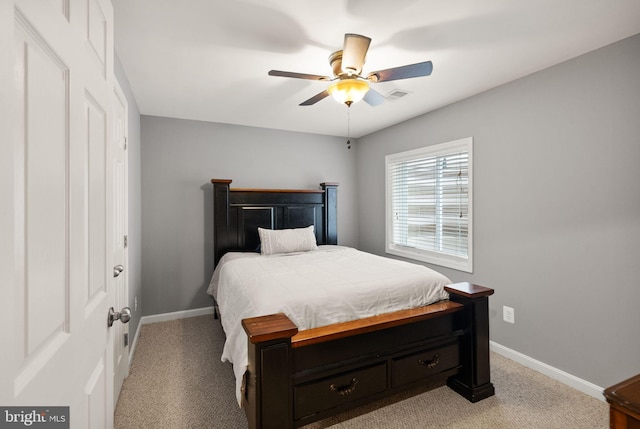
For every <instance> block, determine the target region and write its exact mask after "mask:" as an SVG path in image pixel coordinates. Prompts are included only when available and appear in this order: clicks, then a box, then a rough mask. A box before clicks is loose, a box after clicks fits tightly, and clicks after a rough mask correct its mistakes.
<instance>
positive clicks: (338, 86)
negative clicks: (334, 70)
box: [327, 78, 369, 106]
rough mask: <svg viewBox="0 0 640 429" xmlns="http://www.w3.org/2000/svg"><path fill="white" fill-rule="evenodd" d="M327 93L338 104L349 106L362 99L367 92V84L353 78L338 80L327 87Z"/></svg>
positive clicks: (364, 81)
mask: <svg viewBox="0 0 640 429" xmlns="http://www.w3.org/2000/svg"><path fill="white" fill-rule="evenodd" d="M327 91H329V94H331V96H332V97H333V99H334V100H336V101H337V102H338V103H341V104H342V103H344V104H346V105H347V106H351V105H352V104H353V103H357V102H358V101H360V100H362V98H364V95H365V94H366V93H367V91H369V82H367V81H366V80H363V79H355V78H347V79H340V80H337V81H335V82H334V83H332V84H331V85H329V88H327Z"/></svg>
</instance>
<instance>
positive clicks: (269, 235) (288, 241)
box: [258, 225, 318, 255]
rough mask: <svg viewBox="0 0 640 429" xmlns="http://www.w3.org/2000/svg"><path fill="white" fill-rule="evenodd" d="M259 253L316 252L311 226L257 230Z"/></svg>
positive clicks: (316, 246)
mask: <svg viewBox="0 0 640 429" xmlns="http://www.w3.org/2000/svg"><path fill="white" fill-rule="evenodd" d="M258 235H259V236H260V253H262V254H263V255H276V254H278V253H293V252H307V251H309V250H317V249H318V245H317V244H316V235H315V234H314V232H313V225H310V226H308V227H306V228H295V229H264V228H258Z"/></svg>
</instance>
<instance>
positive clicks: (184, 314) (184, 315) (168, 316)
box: [140, 306, 213, 325]
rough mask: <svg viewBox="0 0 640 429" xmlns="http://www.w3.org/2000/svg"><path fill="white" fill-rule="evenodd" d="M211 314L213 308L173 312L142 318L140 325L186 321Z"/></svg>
mask: <svg viewBox="0 0 640 429" xmlns="http://www.w3.org/2000/svg"><path fill="white" fill-rule="evenodd" d="M207 314H213V306H211V307H203V308H196V309H194V310H184V311H174V312H173V313H162V314H153V315H151V316H142V317H141V318H140V325H146V324H149V323H158V322H167V321H169V320H178V319H188V318H189V317H196V316H206V315H207Z"/></svg>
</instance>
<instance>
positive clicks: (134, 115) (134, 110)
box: [115, 55, 142, 341]
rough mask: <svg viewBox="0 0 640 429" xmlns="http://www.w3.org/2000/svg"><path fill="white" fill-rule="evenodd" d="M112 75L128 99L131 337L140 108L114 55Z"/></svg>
mask: <svg viewBox="0 0 640 429" xmlns="http://www.w3.org/2000/svg"><path fill="white" fill-rule="evenodd" d="M115 75H116V79H117V80H118V83H119V84H120V88H121V89H122V92H123V93H124V95H125V97H126V98H127V102H128V110H129V113H128V118H127V120H128V126H129V129H128V130H129V137H128V145H127V152H128V155H127V156H128V158H129V169H128V179H129V189H128V190H129V216H128V220H129V239H128V249H129V261H128V264H127V267H126V269H127V271H128V274H129V277H128V278H129V307H130V308H131V320H130V321H129V335H130V337H131V340H132V341H133V338H134V337H135V335H136V332H137V330H138V325H139V323H140V317H142V226H141V224H140V223H141V221H142V204H141V199H142V198H141V196H142V187H141V182H140V165H141V161H140V111H139V110H138V105H137V103H136V99H135V98H134V96H133V93H132V92H131V87H130V86H129V81H128V80H127V75H126V74H125V72H124V69H123V68H122V64H121V63H120V60H119V59H118V57H117V55H116V61H115ZM136 297H138V308H137V309H135V307H134V302H135V298H136Z"/></svg>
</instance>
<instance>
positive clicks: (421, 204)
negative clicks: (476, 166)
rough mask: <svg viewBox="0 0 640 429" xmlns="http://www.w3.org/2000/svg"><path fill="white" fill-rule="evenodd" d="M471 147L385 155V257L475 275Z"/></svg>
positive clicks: (468, 142)
mask: <svg viewBox="0 0 640 429" xmlns="http://www.w3.org/2000/svg"><path fill="white" fill-rule="evenodd" d="M472 145H473V139H472V138H471V137H468V138H465V139H461V140H456V141H453V142H449V143H443V144H439V145H435V146H428V147H425V148H421V149H416V150H412V151H408V152H402V153H396V154H392V155H387V157H386V159H385V161H386V193H387V195H386V211H387V214H386V235H387V237H386V252H387V253H390V254H393V255H398V256H403V257H405V258H411V259H417V260H420V261H424V262H429V263H432V264H436V265H441V266H444V267H449V268H454V269H458V270H462V271H466V272H469V273H470V272H472V271H473V261H472V240H471V238H472V228H471V227H472V222H471V220H472V216H471V215H472V210H471V209H472V187H471V181H472V180H471V179H472V174H471V173H472V169H471V165H472V162H471V161H472Z"/></svg>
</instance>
